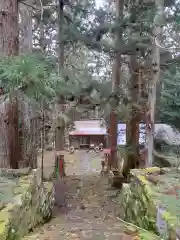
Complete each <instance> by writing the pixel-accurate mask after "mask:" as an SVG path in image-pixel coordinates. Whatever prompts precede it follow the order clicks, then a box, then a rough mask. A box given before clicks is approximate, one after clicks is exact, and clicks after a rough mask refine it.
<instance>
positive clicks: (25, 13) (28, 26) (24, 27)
mask: <svg viewBox="0 0 180 240" xmlns="http://www.w3.org/2000/svg"><path fill="white" fill-rule="evenodd" d="M31 2H32V1H28V3H29V4H31ZM20 16H21V21H20V51H21V52H22V53H30V52H32V9H30V8H28V7H27V6H25V5H24V4H23V3H20Z"/></svg>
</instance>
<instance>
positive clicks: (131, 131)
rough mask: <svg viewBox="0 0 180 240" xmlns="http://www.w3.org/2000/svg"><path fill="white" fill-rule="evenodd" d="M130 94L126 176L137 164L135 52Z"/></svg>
mask: <svg viewBox="0 0 180 240" xmlns="http://www.w3.org/2000/svg"><path fill="white" fill-rule="evenodd" d="M130 74H131V80H130V96H131V98H132V102H131V104H132V107H131V114H130V115H131V116H130V120H129V121H128V122H127V125H126V136H127V137H126V147H127V150H126V151H127V158H126V159H125V162H124V165H123V170H122V173H123V174H124V176H127V175H128V174H129V172H130V169H131V168H135V167H138V166H139V124H140V111H139V109H138V106H137V104H140V87H141V84H140V81H141V78H140V75H139V63H138V62H137V59H136V52H135V53H134V55H132V56H131V57H130Z"/></svg>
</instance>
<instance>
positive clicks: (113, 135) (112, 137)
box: [108, 0, 124, 169]
mask: <svg viewBox="0 0 180 240" xmlns="http://www.w3.org/2000/svg"><path fill="white" fill-rule="evenodd" d="M123 6H124V1H122V0H116V21H117V24H119V23H120V22H121V21H122V19H123ZM121 43H122V31H120V30H119V31H118V32H117V34H116V39H115V44H116V47H117V49H120V47H121ZM120 68H121V53H120V52H119V51H117V52H116V54H115V60H114V64H113V69H112V71H113V74H112V76H113V79H112V92H116V91H117V90H118V88H119V86H120V71H121V69H120ZM117 125H118V118H117V113H116V106H112V110H111V114H110V125H109V144H110V148H111V155H110V159H109V164H108V165H109V168H111V166H112V167H113V168H115V169H117V168H118V160H117V130H118V129H117Z"/></svg>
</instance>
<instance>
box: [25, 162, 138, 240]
mask: <svg viewBox="0 0 180 240" xmlns="http://www.w3.org/2000/svg"><path fill="white" fill-rule="evenodd" d="M88 158H89V157H88ZM84 159H86V158H84ZM97 159H98V158H94V157H93V158H89V159H88V161H89V163H88V170H85V169H84V167H85V166H86V161H87V159H86V160H84V161H85V162H84V163H83V160H82V159H81V161H80V162H79V163H80V164H81V166H79V167H77V162H76V161H75V160H74V162H73V163H71V169H73V171H74V172H73V174H74V175H69V176H67V177H66V178H65V179H64V183H63V182H61V183H59V187H58V186H57V194H61V193H62V192H64V196H65V198H66V200H65V201H64V204H62V205H63V206H62V207H61V208H57V207H56V208H55V209H54V216H53V219H52V220H51V221H50V222H49V223H48V224H45V225H44V226H42V227H40V228H38V229H37V230H36V231H35V232H34V234H32V235H30V236H27V237H26V238H25V239H28V240H31V239H32V240H34V239H39V240H61V239H63V240H66V239H69V240H70V239H74V240H75V239H82V240H83V239H93V240H101V239H102V240H104V239H111V240H128V239H129V240H130V239H138V238H135V236H134V237H133V235H136V234H135V233H132V231H131V232H130V231H129V230H128V231H127V228H126V227H125V226H124V224H122V222H120V221H119V220H118V219H117V218H116V211H117V210H118V208H119V206H118V205H117V204H116V203H115V201H113V199H114V198H115V197H116V195H117V193H118V192H117V190H113V191H112V190H111V191H110V190H108V182H107V179H106V178H104V177H101V176H100V174H99V173H94V172H93V171H92V168H91V167H92V166H94V168H93V169H96V171H97V170H98V166H99V167H100V163H99V162H97ZM99 160H100V159H99ZM77 161H79V160H77ZM75 163H76V166H72V165H74V164H75ZM69 164H70V163H69ZM82 164H83V167H82ZM89 165H90V166H89ZM67 168H68V164H67ZM75 169H78V171H77V172H76V171H75ZM80 169H81V171H82V172H81V173H82V174H81V175H80ZM83 169H84V170H83ZM99 170H100V169H99ZM69 171H70V169H69ZM76 173H77V175H75V174H76ZM57 185H58V184H57ZM125 232H126V233H125ZM127 232H129V233H127Z"/></svg>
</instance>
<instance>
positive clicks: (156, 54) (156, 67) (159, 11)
mask: <svg viewBox="0 0 180 240" xmlns="http://www.w3.org/2000/svg"><path fill="white" fill-rule="evenodd" d="M155 8H156V15H155V19H154V29H153V37H155V36H157V35H158V34H159V33H161V31H162V25H163V16H164V0H155ZM159 78H160V49H159V47H158V46H156V44H155V42H154V44H153V46H152V82H151V84H150V91H149V111H148V112H147V116H146V120H147V122H146V144H147V151H148V152H147V159H146V162H147V164H148V165H149V166H152V164H153V156H154V155H153V151H154V120H155V111H156V86H157V83H158V81H159Z"/></svg>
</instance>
